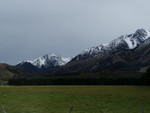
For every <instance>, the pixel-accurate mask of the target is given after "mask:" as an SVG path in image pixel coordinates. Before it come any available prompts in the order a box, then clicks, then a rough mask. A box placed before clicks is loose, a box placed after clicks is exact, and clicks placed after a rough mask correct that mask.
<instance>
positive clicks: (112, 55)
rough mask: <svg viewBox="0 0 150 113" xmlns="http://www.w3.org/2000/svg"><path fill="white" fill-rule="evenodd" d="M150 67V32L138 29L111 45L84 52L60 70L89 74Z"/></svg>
mask: <svg viewBox="0 0 150 113" xmlns="http://www.w3.org/2000/svg"><path fill="white" fill-rule="evenodd" d="M148 65H150V32H149V31H147V30H145V29H138V30H137V31H136V32H135V33H133V34H130V35H123V36H121V37H119V38H117V39H115V40H113V41H111V42H110V43H107V44H101V45H99V46H96V47H92V48H90V49H86V50H84V51H83V52H82V53H80V54H78V55H77V56H75V57H74V58H73V59H72V60H71V61H70V62H69V63H67V64H66V65H65V66H63V67H62V69H60V70H64V71H66V70H67V71H69V72H82V71H84V72H87V71H100V70H136V71H137V70H139V69H140V68H142V67H143V66H148Z"/></svg>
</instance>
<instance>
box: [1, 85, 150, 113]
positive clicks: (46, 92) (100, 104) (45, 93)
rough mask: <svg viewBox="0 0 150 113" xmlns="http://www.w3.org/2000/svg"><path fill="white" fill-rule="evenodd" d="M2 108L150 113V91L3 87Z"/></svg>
mask: <svg viewBox="0 0 150 113" xmlns="http://www.w3.org/2000/svg"><path fill="white" fill-rule="evenodd" d="M0 106H4V108H5V110H6V112H7V113H150V87H148V86H1V87H0ZM0 113H3V112H2V110H1V109H0Z"/></svg>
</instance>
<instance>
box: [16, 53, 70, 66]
mask: <svg viewBox="0 0 150 113" xmlns="http://www.w3.org/2000/svg"><path fill="white" fill-rule="evenodd" d="M70 60H71V58H64V57H61V56H59V55H55V54H54V53H50V54H45V55H43V56H41V57H39V58H37V59H35V60H26V61H22V62H21V63H20V64H19V65H23V64H24V63H31V64H32V65H34V66H36V67H38V68H42V67H44V68H48V67H57V66H62V65H65V64H66V63H68V62H69V61H70Z"/></svg>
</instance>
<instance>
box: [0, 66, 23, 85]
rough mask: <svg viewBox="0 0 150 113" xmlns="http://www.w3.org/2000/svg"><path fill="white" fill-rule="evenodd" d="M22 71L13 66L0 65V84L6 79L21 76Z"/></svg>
mask: <svg viewBox="0 0 150 113" xmlns="http://www.w3.org/2000/svg"><path fill="white" fill-rule="evenodd" d="M23 73H24V71H23V70H21V69H20V68H17V67H15V66H10V65H8V64H0V84H1V83H2V82H4V81H8V79H10V78H12V77H14V76H17V75H21V74H23Z"/></svg>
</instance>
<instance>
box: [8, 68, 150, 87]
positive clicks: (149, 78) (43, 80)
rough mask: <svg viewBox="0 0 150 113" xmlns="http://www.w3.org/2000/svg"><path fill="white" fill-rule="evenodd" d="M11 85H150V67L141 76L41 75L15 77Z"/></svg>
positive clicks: (10, 81) (11, 80)
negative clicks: (36, 76)
mask: <svg viewBox="0 0 150 113" xmlns="http://www.w3.org/2000/svg"><path fill="white" fill-rule="evenodd" d="M8 84H9V85H150V68H149V69H148V70H147V72H146V73H145V74H143V76H141V78H105V77H100V78H83V77H80V78H79V77H77V78H74V77H39V78H13V79H10V80H9V81H8Z"/></svg>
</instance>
